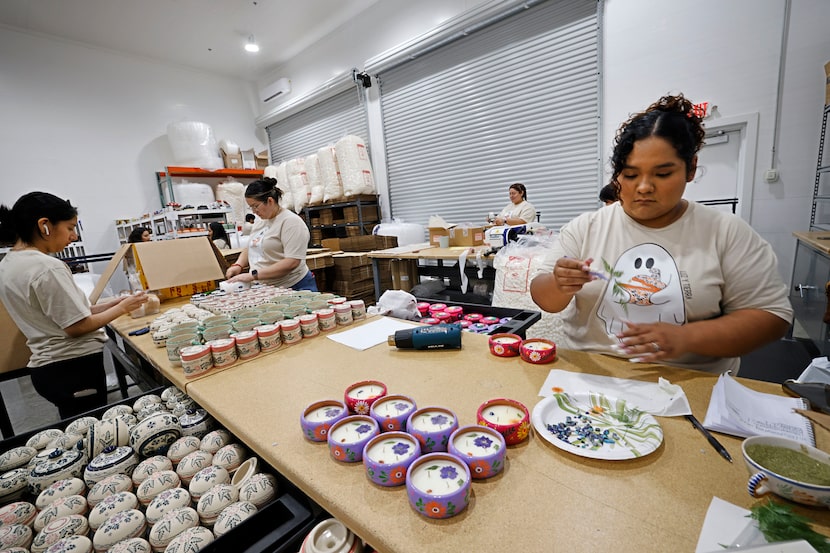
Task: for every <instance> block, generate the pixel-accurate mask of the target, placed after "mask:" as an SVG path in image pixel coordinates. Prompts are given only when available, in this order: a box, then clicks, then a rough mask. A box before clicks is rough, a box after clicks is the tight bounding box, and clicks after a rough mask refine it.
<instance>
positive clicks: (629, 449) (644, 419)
mask: <svg viewBox="0 0 830 553" xmlns="http://www.w3.org/2000/svg"><path fill="white" fill-rule="evenodd" d="M530 419H531V422H532V423H533V427H534V428H536V432H537V433H538V434H539V435H540V436H541V437H542V438H544V439H545V440H547V441H549V442H550V443H552V444H553V445H555V446H556V447H558V448H560V449H564V450H565V451H569V452H570V453H573V454H575V455H581V456H582V457H590V458H592V459H610V460H622V459H634V458H637V457H643V456H644V455H648V454H649V453H651V452H653V451H655V450H656V449H657V448H658V447H660V444H661V443H662V442H663V429H662V428H660V424H659V423H658V422H657V420H656V419H655V418H654V417H653V416H651V415H650V414H649V413H646V412H645V411H641V410H639V409H638V408H637V407H635V406H633V405H631V404H629V403H627V402H626V400H624V399H617V398H614V397H610V396H606V395H604V394H601V393H598V392H578V393H567V394H566V393H560V394H554V395H553V396H551V397H546V398H545V399H543V400H542V401H540V402H539V403H537V404H536V406H535V407H534V408H533V414H532V415H531V417H530ZM560 423H562V424H563V425H564V426H565V427H567V428H568V429H570V433H569V434H567V435H566V434H565V433H564V432H562V431H561V430H560V429H559V424H560ZM588 425H590V427H591V428H592V429H593V430H594V431H593V432H591V434H593V435H594V436H596V435H597V434H599V435H602V434H603V433H604V432H606V431H607V436H606V439H591V438H590V437H585V436H583V435H580V433H579V432H578V430H580V429H586V428H587V426H588ZM560 436H561V437H562V438H564V439H561V438H560Z"/></svg>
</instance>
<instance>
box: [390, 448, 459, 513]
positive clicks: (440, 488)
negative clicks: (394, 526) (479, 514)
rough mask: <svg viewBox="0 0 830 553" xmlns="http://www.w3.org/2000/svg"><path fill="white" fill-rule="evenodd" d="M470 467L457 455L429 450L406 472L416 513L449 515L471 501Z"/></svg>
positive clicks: (407, 490)
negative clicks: (430, 451) (429, 451)
mask: <svg viewBox="0 0 830 553" xmlns="http://www.w3.org/2000/svg"><path fill="white" fill-rule="evenodd" d="M471 480H472V478H471V477H470V469H469V467H467V465H466V464H465V463H464V462H463V461H462V460H461V459H459V458H458V457H456V456H455V455H450V454H449V453H428V454H426V455H423V456H421V457H418V458H417V459H416V460H415V461H414V462H413V463H412V464H411V465H410V466H409V470H408V471H407V472H406V495H407V497H408V498H409V504H410V505H411V506H412V508H413V509H415V512H416V513H418V514H421V515H424V516H425V517H428V518H449V517H452V516H455V515H457V514H458V513H460V512H461V511H463V510H464V509H466V508H467V504H468V503H469V502H470V481H471Z"/></svg>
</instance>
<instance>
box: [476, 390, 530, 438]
mask: <svg viewBox="0 0 830 553" xmlns="http://www.w3.org/2000/svg"><path fill="white" fill-rule="evenodd" d="M476 421H478V424H480V425H481V426H487V427H490V428H492V429H493V430H495V431H496V432H498V433H499V434H501V435H502V436H504V441H505V443H506V444H507V445H514V444H518V443H520V442H522V441H524V440H525V438H527V436H528V433H529V432H530V414H529V413H528V411H527V407H525V406H524V405H523V404H522V403H519V402H518V401H516V400H513V399H505V398H498V399H491V400H489V401H485V402H484V403H482V404H481V406H480V407H479V408H478V412H477V413H476Z"/></svg>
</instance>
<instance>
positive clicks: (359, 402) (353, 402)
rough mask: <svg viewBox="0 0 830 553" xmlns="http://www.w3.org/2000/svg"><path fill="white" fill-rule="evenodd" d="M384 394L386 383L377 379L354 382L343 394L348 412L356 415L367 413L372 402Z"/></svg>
mask: <svg viewBox="0 0 830 553" xmlns="http://www.w3.org/2000/svg"><path fill="white" fill-rule="evenodd" d="M385 395H386V384H384V383H383V382H379V381H377V380H362V381H360V382H355V383H354V384H352V385H351V386H349V387H348V388H346V393H345V395H344V401H345V403H346V407H348V408H349V412H350V413H353V414H357V415H368V414H369V409H370V408H371V407H372V404H373V403H374V402H375V401H377V400H378V398H381V397H383V396H385Z"/></svg>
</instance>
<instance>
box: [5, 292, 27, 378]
mask: <svg viewBox="0 0 830 553" xmlns="http://www.w3.org/2000/svg"><path fill="white" fill-rule="evenodd" d="M31 356H32V352H31V351H29V346H27V345H26V337H25V336H23V333H22V332H20V329H19V328H17V323H15V322H14V321H13V320H12V318H11V315H9V312H8V311H6V307H5V306H4V305H3V302H0V373H5V372H9V371H16V370H17V369H23V368H25V367H26V364H27V363H28V362H29V357H31Z"/></svg>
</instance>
